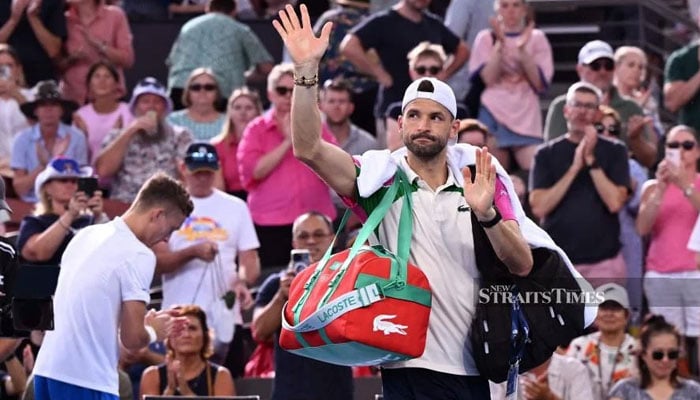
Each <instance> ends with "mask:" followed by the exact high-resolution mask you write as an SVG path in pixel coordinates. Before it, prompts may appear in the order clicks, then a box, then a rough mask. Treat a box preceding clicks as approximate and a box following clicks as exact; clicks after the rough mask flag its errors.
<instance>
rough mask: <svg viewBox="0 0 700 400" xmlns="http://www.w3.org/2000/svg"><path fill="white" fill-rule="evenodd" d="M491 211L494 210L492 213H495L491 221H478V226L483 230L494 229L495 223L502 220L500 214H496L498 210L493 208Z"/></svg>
mask: <svg viewBox="0 0 700 400" xmlns="http://www.w3.org/2000/svg"><path fill="white" fill-rule="evenodd" d="M493 209H494V211H496V215H494V216H493V218H491V219H490V220H488V221H479V224H481V226H482V227H484V228H492V227H494V226H495V225H496V224H497V223H499V222H501V219H503V217H501V213H500V212H498V208H496V207H493Z"/></svg>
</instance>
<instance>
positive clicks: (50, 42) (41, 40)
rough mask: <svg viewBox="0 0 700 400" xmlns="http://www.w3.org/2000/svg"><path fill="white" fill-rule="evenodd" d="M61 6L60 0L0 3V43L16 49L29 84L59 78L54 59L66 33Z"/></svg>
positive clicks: (56, 58) (62, 6)
mask: <svg viewBox="0 0 700 400" xmlns="http://www.w3.org/2000/svg"><path fill="white" fill-rule="evenodd" d="M64 7H65V3H64V1H63V0H55V1H46V0H44V1H42V0H13V1H3V2H0V43H7V44H9V45H11V46H12V47H14V48H15V50H17V53H18V54H19V59H20V61H22V65H24V67H25V68H24V73H25V80H26V82H27V85H28V86H30V87H32V86H34V85H36V84H37V83H38V82H39V81H42V80H48V79H57V78H58V71H57V70H56V69H55V68H54V61H56V60H58V59H59V57H60V55H61V47H62V46H63V41H64V40H66V35H67V33H66V18H65V17H64V15H63V11H64Z"/></svg>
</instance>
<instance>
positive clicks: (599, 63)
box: [588, 58, 615, 72]
mask: <svg viewBox="0 0 700 400" xmlns="http://www.w3.org/2000/svg"><path fill="white" fill-rule="evenodd" d="M588 67H589V68H590V69H592V70H593V71H596V72H598V71H600V70H601V69H605V70H606V71H612V70H613V69H615V63H614V62H613V60H611V59H609V58H601V59H598V60H595V61H593V62H592V63H590V64H588Z"/></svg>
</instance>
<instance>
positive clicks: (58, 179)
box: [52, 178, 78, 184]
mask: <svg viewBox="0 0 700 400" xmlns="http://www.w3.org/2000/svg"><path fill="white" fill-rule="evenodd" d="M52 180H53V181H56V182H59V183H75V184H77V183H78V178H55V179H52Z"/></svg>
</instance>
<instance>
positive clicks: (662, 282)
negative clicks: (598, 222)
mask: <svg viewBox="0 0 700 400" xmlns="http://www.w3.org/2000/svg"><path fill="white" fill-rule="evenodd" d="M666 137H667V140H666V153H665V154H666V156H665V158H664V159H663V160H662V161H661V162H660V163H659V165H658V168H657V169H656V179H651V180H649V181H647V182H646V183H645V184H644V187H643V188H642V200H641V203H640V205H639V214H638V215H637V231H638V232H639V234H640V235H643V236H644V235H649V248H648V250H647V254H646V264H645V271H646V272H645V273H644V293H645V294H646V298H647V301H648V303H649V310H650V311H651V312H652V313H654V314H659V315H662V316H663V317H664V318H665V319H666V320H667V321H669V322H670V323H672V324H673V325H674V326H675V327H676V328H677V329H678V330H679V332H680V333H681V334H682V335H683V336H684V337H685V339H686V348H687V354H688V358H689V361H690V363H689V364H690V370H691V372H693V373H694V374H696V375H697V372H698V369H697V368H698V357H697V355H698V351H700V349H698V348H697V340H698V337H699V336H700V291H698V290H697V284H696V283H695V282H697V280H698V279H700V271H698V269H697V267H696V265H695V261H694V254H693V253H692V252H691V251H690V250H688V248H687V243H688V238H689V237H690V234H691V232H692V229H693V224H694V223H695V220H696V219H697V218H698V210H700V191H699V189H700V174H698V172H697V162H698V159H700V150H699V149H698V144H697V139H696V137H697V133H696V132H695V130H694V129H693V128H691V127H689V126H685V125H678V126H675V127H673V128H671V130H670V131H669V132H668V133H667V134H666Z"/></svg>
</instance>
